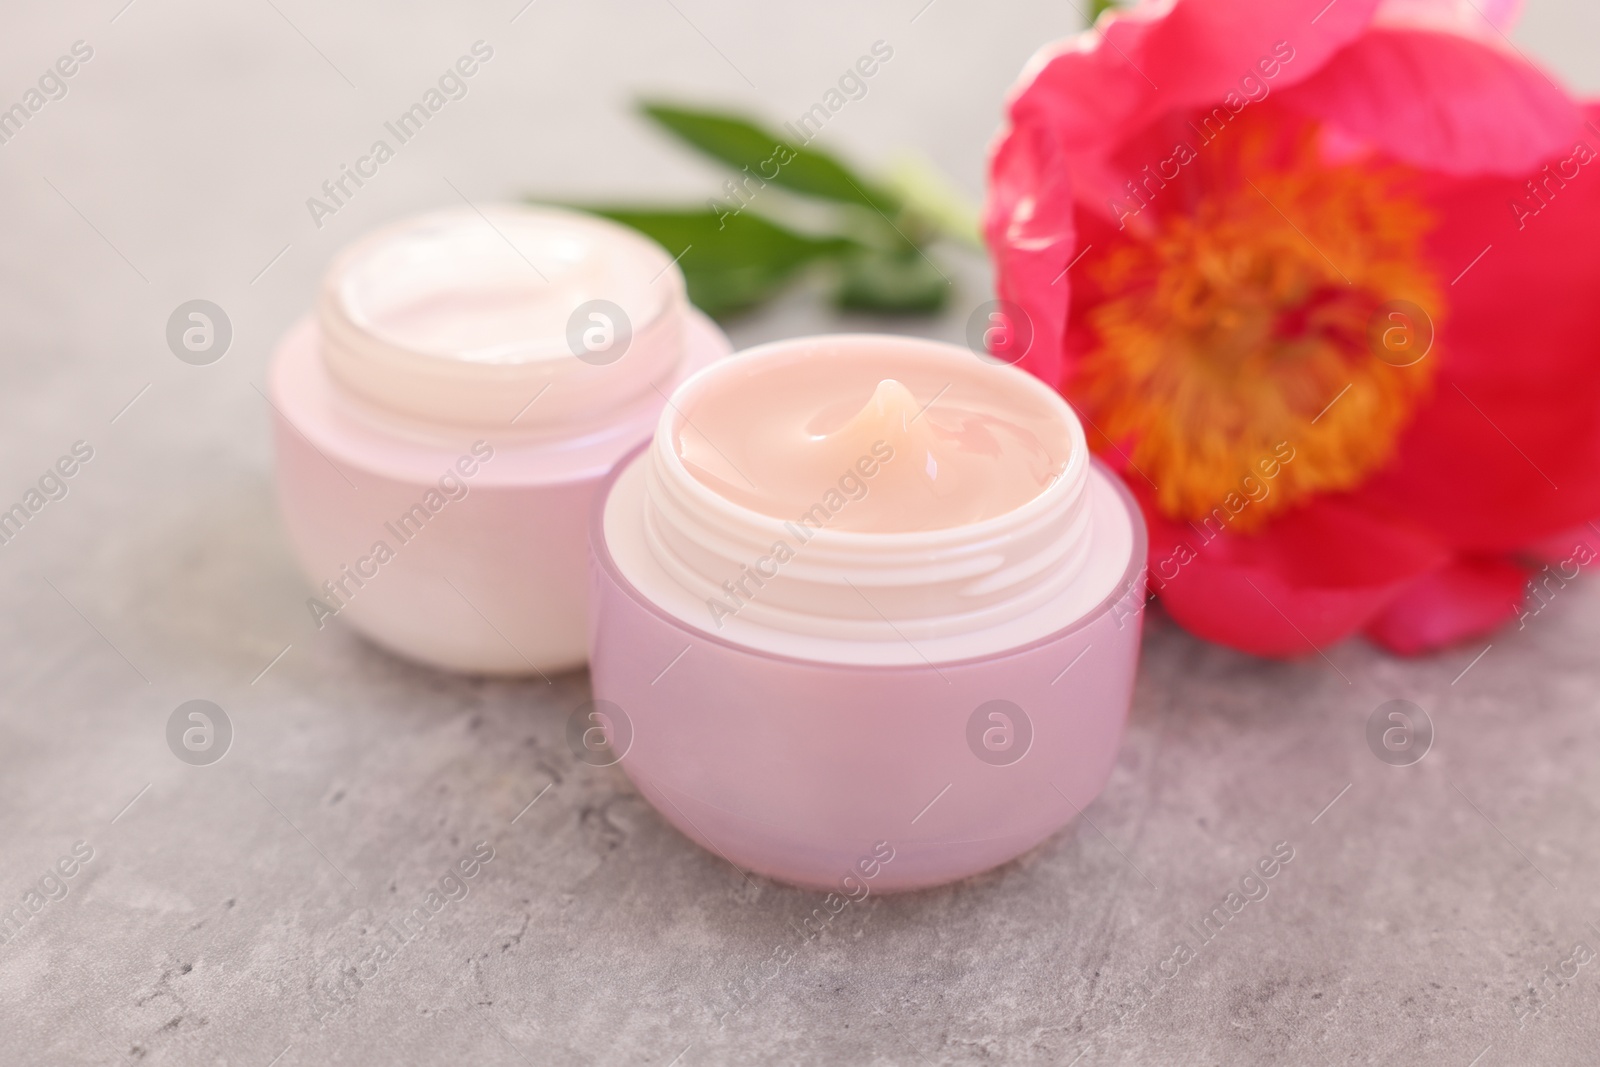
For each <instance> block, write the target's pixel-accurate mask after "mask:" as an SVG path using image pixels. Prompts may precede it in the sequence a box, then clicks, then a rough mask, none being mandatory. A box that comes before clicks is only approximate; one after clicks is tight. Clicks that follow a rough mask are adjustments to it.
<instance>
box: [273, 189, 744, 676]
mask: <svg viewBox="0 0 1600 1067" xmlns="http://www.w3.org/2000/svg"><path fill="white" fill-rule="evenodd" d="M728 348H729V346H728V343H727V340H726V338H725V337H724V336H723V335H722V333H721V331H720V330H718V329H717V327H716V326H715V325H714V324H713V323H712V322H711V321H710V320H709V319H707V318H706V317H704V316H703V315H701V314H700V313H699V312H697V311H696V310H695V309H694V308H693V307H691V306H690V305H689V304H688V302H687V299H686V297H685V293H684V282H683V276H682V273H681V272H680V271H679V270H678V268H677V266H676V264H675V263H674V261H673V259H672V257H671V256H670V255H669V254H668V253H667V252H665V251H664V250H663V249H661V248H660V247H659V246H657V245H655V244H654V243H652V242H650V241H648V240H646V239H645V238H643V237H642V236H640V235H638V234H637V233H635V232H633V231H631V230H628V229H626V228H624V227H621V226H618V225H615V224H613V223H610V222H608V221H605V220H603V219H598V218H592V217H589V216H585V215H580V214H576V213H572V212H566V211H559V210H555V209H549V208H531V207H520V206H499V207H489V208H485V209H484V210H483V212H482V213H481V214H480V213H479V212H478V211H477V210H475V209H469V208H460V209H455V210H446V211H440V212H437V213H435V214H430V215H425V216H421V217H418V218H414V219H409V220H406V221H403V222H400V223H398V224H396V225H394V226H391V227H388V228H386V229H383V230H379V231H377V232H375V233H372V234H370V235H368V236H366V237H364V238H362V239H361V240H359V241H357V242H356V243H355V244H353V245H352V246H350V247H349V248H347V249H345V250H344V251H343V252H341V253H340V255H339V256H338V257H337V258H336V259H335V261H334V263H333V265H332V266H331V267H330V268H329V270H328V273H327V275H326V277H325V280H324V282H323V286H322V291H321V294H320V297H319V300H318V305H317V309H316V313H315V314H314V315H313V316H309V317H307V318H306V319H305V320H303V321H301V322H300V323H298V324H297V325H296V326H295V327H294V328H293V329H292V330H291V331H290V332H289V334H288V336H286V337H285V338H284V340H283V341H282V343H281V344H280V346H279V348H278V350H277V352H276V354H275V356H274V358H273V362H272V366H271V370H270V372H269V377H268V385H269V393H270V400H271V403H272V407H273V410H274V444H275V449H276V457H277V486H278V498H279V503H280V506H281V510H282V514H283V519H284V524H285V526H286V527H287V529H288V533H289V539H290V542H291V544H292V546H293V548H294V552H295V555H296V557H297V558H298V560H299V562H300V564H301V566H302V568H303V569H304V572H305V574H306V576H307V578H308V579H309V581H310V583H311V585H312V594H313V595H312V596H311V597H310V598H308V600H307V605H306V606H307V611H308V612H309V614H310V616H311V618H312V619H313V621H314V622H315V623H316V625H317V626H318V628H319V629H320V628H322V627H325V626H328V625H333V624H335V623H334V620H335V619H337V620H338V621H340V622H346V623H348V624H349V625H350V626H352V627H354V628H355V629H356V630H358V631H359V632H361V633H362V634H364V635H365V636H366V637H368V638H370V639H371V640H372V641H374V642H375V643H377V644H379V645H381V646H383V647H384V648H387V649H389V650H390V651H392V652H395V653H398V654H399V655H402V656H406V657H409V658H411V659H415V660H418V661H421V662H423V663H426V664H430V665H433V666H436V667H442V668H445V669H449V670H457V671H468V672H474V673H484V674H509V675H515V674H546V675H547V674H550V673H553V672H555V671H559V670H565V669H568V668H572V667H577V666H581V665H582V663H583V662H584V659H585V654H586V633H587V606H586V601H587V596H586V590H585V580H584V572H585V556H586V555H587V530H586V524H587V515H588V513H589V511H590V509H591V505H592V503H593V500H594V496H595V493H596V490H597V488H598V486H599V484H600V483H601V481H602V479H603V478H604V476H605V475H606V472H608V471H609V470H610V469H611V468H612V466H613V465H614V464H615V463H616V461H617V460H618V458H619V457H621V456H623V455H624V454H626V453H627V452H629V451H630V450H632V449H633V448H635V447H636V446H637V445H638V444H639V443H640V442H641V441H643V440H645V439H646V438H648V437H649V435H650V433H651V431H652V429H653V427H654V425H655V423H656V421H657V419H658V417H659V415H660V413H661V410H662V408H663V407H664V405H665V403H666V397H667V395H669V394H670V393H671V392H672V390H673V389H674V388H675V387H676V386H677V385H678V384H679V383H681V382H682V381H683V380H684V379H685V378H686V377H688V376H689V375H690V374H691V373H693V372H694V371H695V370H697V369H699V368H701V367H703V366H705V365H707V364H708V363H710V362H711V361H713V360H715V359H718V358H720V357H722V356H724V355H726V354H727V352H728Z"/></svg>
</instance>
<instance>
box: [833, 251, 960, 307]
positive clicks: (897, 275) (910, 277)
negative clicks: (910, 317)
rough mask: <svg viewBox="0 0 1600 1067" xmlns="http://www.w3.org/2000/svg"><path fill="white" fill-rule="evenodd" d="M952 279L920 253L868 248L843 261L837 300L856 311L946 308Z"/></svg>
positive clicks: (835, 296) (836, 293)
mask: <svg viewBox="0 0 1600 1067" xmlns="http://www.w3.org/2000/svg"><path fill="white" fill-rule="evenodd" d="M950 290H951V285H950V280H949V279H948V278H946V277H945V276H944V275H943V274H941V273H939V269H938V268H937V267H935V266H934V265H933V264H932V263H931V262H929V261H928V260H927V259H926V258H925V257H923V255H922V254H921V253H919V252H910V253H900V252H881V251H878V250H876V249H867V250H863V251H861V252H857V253H855V254H853V255H850V256H847V257H845V258H844V260H843V261H841V263H840V271H839V287H838V289H837V290H836V291H835V293H834V300H835V302H836V303H837V304H838V305H839V306H840V307H841V308H847V309H851V310H855V311H889V312H895V313H901V314H904V313H926V312H932V311H938V310H939V309H940V308H942V307H944V304H945V301H946V300H948V299H949V297H950Z"/></svg>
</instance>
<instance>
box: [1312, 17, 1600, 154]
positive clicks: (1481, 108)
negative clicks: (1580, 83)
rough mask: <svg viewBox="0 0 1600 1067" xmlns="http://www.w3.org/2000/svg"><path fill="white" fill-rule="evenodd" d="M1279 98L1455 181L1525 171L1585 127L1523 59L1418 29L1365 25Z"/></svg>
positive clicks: (1578, 115)
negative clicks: (1355, 37) (1353, 38)
mask: <svg viewBox="0 0 1600 1067" xmlns="http://www.w3.org/2000/svg"><path fill="white" fill-rule="evenodd" d="M1284 100H1285V102H1287V103H1289V104H1291V105H1292V106H1294V107H1297V108H1299V109H1300V110H1302V111H1303V112H1305V113H1306V114H1307V115H1310V116H1311V117H1313V118H1316V119H1321V120H1324V121H1326V122H1328V123H1330V124H1332V125H1334V126H1337V127H1339V129H1340V130H1342V131H1343V132H1344V133H1346V134H1348V135H1350V136H1353V137H1355V138H1357V139H1359V140H1362V141H1365V142H1367V143H1368V144H1370V145H1372V146H1373V147H1374V148H1376V149H1377V150H1379V151H1380V152H1384V153H1387V154H1389V155H1392V156H1393V157H1395V158H1396V159H1400V160H1404V161H1405V162H1407V163H1412V164H1415V165H1416V166H1418V167H1420V168H1422V169H1424V170H1432V171H1440V172H1443V173H1446V174H1457V175H1479V174H1504V175H1522V174H1525V173H1526V172H1527V171H1529V170H1531V169H1533V168H1535V167H1537V166H1538V165H1539V164H1541V163H1543V162H1544V161H1545V160H1546V159H1548V158H1550V156H1551V155H1553V154H1554V153H1555V152H1557V151H1559V150H1561V149H1563V148H1570V147H1571V144H1572V139H1573V138H1574V137H1576V136H1577V134H1578V131H1579V130H1580V128H1581V127H1582V125H1583V116H1582V113H1581V111H1580V109H1579V108H1578V105H1577V104H1576V103H1575V102H1574V101H1573V100H1572V98H1571V97H1570V96H1569V95H1568V94H1567V93H1566V92H1564V91H1563V90H1562V89H1560V88H1559V87H1557V86H1556V85H1555V84H1554V83H1553V82H1552V81H1551V80H1550V78H1549V77H1548V76H1547V75H1546V74H1545V73H1544V72H1543V71H1541V70H1539V69H1538V68H1537V67H1534V66H1532V65H1530V64H1529V63H1527V62H1526V61H1525V60H1523V59H1522V58H1521V57H1520V56H1518V55H1516V54H1514V53H1512V52H1510V51H1509V50H1506V49H1503V48H1498V47H1491V46H1489V45H1487V44H1485V43H1484V42H1483V41H1480V40H1474V39H1470V38H1468V37H1464V36H1459V35H1455V34H1449V33H1435V32H1430V31H1427V30H1417V29H1405V28H1374V29H1372V30H1371V31H1370V32H1368V33H1366V34H1364V35H1362V37H1361V39H1360V40H1358V41H1356V42H1355V43H1354V44H1352V45H1350V47H1348V48H1346V49H1344V50H1343V51H1342V52H1340V53H1339V54H1338V55H1337V56H1334V57H1333V59H1331V60H1330V61H1329V62H1328V63H1327V64H1326V65H1324V66H1323V67H1322V69H1321V70H1319V71H1317V72H1316V73H1315V74H1314V75H1313V76H1312V77H1311V78H1310V79H1308V80H1307V81H1305V82H1303V83H1301V84H1300V85H1297V86H1295V87H1294V88H1293V89H1291V90H1289V91H1287V92H1285V93H1284Z"/></svg>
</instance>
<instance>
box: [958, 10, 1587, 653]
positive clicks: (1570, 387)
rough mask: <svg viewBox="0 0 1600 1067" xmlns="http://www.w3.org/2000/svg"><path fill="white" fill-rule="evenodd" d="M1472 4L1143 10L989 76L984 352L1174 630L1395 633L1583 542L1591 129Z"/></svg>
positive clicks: (1576, 566)
mask: <svg viewBox="0 0 1600 1067" xmlns="http://www.w3.org/2000/svg"><path fill="white" fill-rule="evenodd" d="M1475 3H1476V6H1474V3H1469V2H1468V0H1383V2H1380V0H1333V2H1332V3H1329V2H1328V0H1146V2H1144V3H1141V4H1139V5H1138V6H1135V7H1133V8H1131V9H1129V10H1126V11H1121V12H1114V13H1107V14H1106V15H1105V16H1102V18H1101V19H1100V20H1099V22H1098V24H1097V27H1096V28H1095V29H1094V30H1091V31H1088V32H1086V33H1083V34H1080V35H1079V36H1077V37H1075V38H1072V39H1070V40H1067V41H1065V42H1062V43H1059V44H1057V45H1054V46H1051V47H1049V48H1047V49H1045V50H1044V51H1043V52H1041V53H1040V54H1039V55H1038V56H1036V57H1035V58H1034V60H1033V61H1032V62H1031V63H1030V64H1029V65H1028V68H1027V70H1026V71H1025V72H1024V75H1023V77H1022V80H1021V82H1020V83H1019V85H1018V86H1017V88H1016V89H1015V90H1014V92H1013V95H1012V97H1011V101H1010V105H1009V123H1008V126H1007V128H1006V129H1005V130H1004V131H1003V133H1002V135H1001V137H1000V139H999V141H998V143H997V144H996V146H995V149H994V153H993V158H992V160H991V169H990V190H989V202H988V207H987V214H986V219H985V228H986V234H987V238H988V242H989V245H990V248H991V250H992V252H993V255H994V258H995V263H996V267H997V272H998V289H999V295H1000V297H1001V299H1002V300H1003V301H1007V302H1010V304H1011V305H1013V306H1014V307H1015V308H1016V309H1020V312H1021V313H1025V314H1026V316H1027V318H1028V319H1029V320H1030V322H1031V325H1032V331H1031V334H1032V343H1031V345H1030V346H1029V347H1028V348H1027V349H1026V351H1025V352H1024V353H1016V352H1013V353H1009V355H1011V356H1012V357H1016V358H1020V363H1021V365H1022V366H1023V367H1025V368H1026V369H1028V370H1030V371H1032V372H1033V373H1035V374H1037V375H1039V376H1040V377H1042V378H1044V379H1045V380H1046V381H1049V382H1051V383H1054V384H1056V385H1058V387H1059V388H1060V389H1061V390H1062V392H1063V394H1064V395H1065V396H1066V397H1067V398H1068V399H1069V400H1070V401H1072V403H1073V404H1074V406H1075V407H1076V408H1077V409H1078V410H1079V412H1080V413H1081V414H1082V415H1083V416H1084V418H1085V421H1086V424H1087V425H1088V426H1089V427H1090V428H1091V438H1092V439H1093V440H1094V441H1095V444H1096V448H1097V450H1098V451H1100V452H1101V453H1102V455H1103V456H1104V457H1105V458H1106V459H1107V460H1108V461H1109V462H1111V463H1112V464H1113V465H1115V466H1117V467H1119V468H1120V469H1121V470H1122V471H1123V472H1124V475H1125V477H1126V479H1127V480H1128V482H1129V484H1130V485H1131V486H1132V487H1133V489H1134V490H1135V492H1136V493H1138V494H1139V496H1140V497H1141V500H1142V503H1143V505H1144V509H1145V515H1146V518H1147V520H1148V522H1149V526H1150V530H1151V554H1150V574H1149V578H1150V586H1151V589H1152V590H1153V591H1154V592H1156V593H1157V594H1158V595H1159V596H1160V597H1161V599H1162V601H1163V602H1164V604H1165V606H1166V608H1167V610H1168V612H1169V613H1170V614H1171V615H1172V616H1173V617H1174V618H1175V619H1176V620H1177V621H1178V622H1179V623H1181V624H1182V625H1184V626H1185V627H1187V628H1188V629H1190V630H1191V631H1193V632H1194V633H1196V634H1199V635H1201V636H1203V637H1206V638H1209V639H1211V640H1215V641H1219V642H1222V643H1224V644H1228V645H1232V646H1234V647H1236V648H1240V649H1244V650H1246V651H1250V652H1254V653H1257V654H1261V655H1272V656H1284V655H1296V654H1302V653H1306V652H1309V651H1311V650H1312V649H1321V648H1322V647H1325V646H1326V645H1327V644H1329V643H1331V642H1333V641H1336V640H1338V639H1340V638H1343V637H1345V636H1347V635H1350V634H1352V633H1356V632H1364V633H1365V634H1366V635H1368V636H1369V637H1370V638H1372V639H1373V640H1376V641H1378V642H1379V643H1381V644H1383V645H1384V646H1386V647H1388V648H1390V649H1393V650H1395V651H1399V652H1419V651H1424V650H1428V649H1433V648H1436V647H1439V646H1442V645H1445V644H1448V643H1451V642H1455V641H1459V640H1462V639H1464V638H1467V637H1470V636H1476V635H1480V634H1483V633H1485V632H1487V631H1488V630H1490V629H1492V628H1494V627H1496V626H1499V625H1501V624H1503V623H1504V622H1506V621H1507V620H1509V619H1512V618H1515V617H1516V616H1518V615H1519V614H1520V615H1522V616H1523V618H1524V622H1526V621H1527V617H1528V616H1527V611H1528V609H1527V608H1526V607H1524V597H1525V590H1526V589H1527V587H1528V585H1529V578H1530V574H1532V573H1533V568H1534V567H1535V566H1538V565H1540V564H1542V563H1545V562H1550V563H1551V564H1552V567H1553V568H1554V569H1551V568H1547V569H1546V570H1545V571H1544V572H1542V573H1541V575H1540V583H1541V584H1542V586H1543V587H1544V588H1545V589H1552V588H1556V587H1559V585H1560V584H1564V583H1565V581H1567V580H1570V577H1571V576H1572V575H1575V574H1576V573H1577V572H1578V571H1579V570H1580V569H1582V568H1583V567H1585V566H1587V565H1588V563H1589V562H1591V561H1592V560H1593V559H1594V558H1595V557H1596V555H1597V553H1600V526H1597V525H1596V524H1594V523H1592V522H1591V521H1590V520H1593V519H1595V517H1596V516H1600V359H1597V343H1596V340H1595V336H1594V333H1593V331H1592V329H1591V326H1590V323H1591V319H1592V317H1593V316H1592V314H1591V305H1590V303H1589V301H1591V300H1594V299H1595V298H1596V297H1595V294H1596V293H1600V165H1597V162H1596V161H1597V159H1600V126H1597V123H1596V122H1595V121H1594V120H1595V111H1594V109H1591V108H1589V107H1586V106H1583V105H1580V104H1579V103H1578V102H1576V101H1574V100H1573V99H1572V97H1571V96H1570V95H1569V94H1568V93H1567V92H1566V91H1564V90H1563V89H1562V88H1561V87H1560V86H1558V85H1557V84H1555V83H1554V82H1553V81H1552V80H1551V79H1550V77H1549V76H1548V75H1546V74H1545V73H1544V72H1543V71H1541V70H1540V69H1539V68H1537V67H1536V66H1534V65H1533V64H1532V63H1531V62H1530V61H1528V60H1527V59H1526V57H1524V56H1522V55H1521V54H1520V53H1519V52H1518V51H1517V50H1516V48H1515V47H1513V46H1512V45H1511V44H1510V43H1509V42H1508V40H1507V39H1506V38H1505V37H1504V36H1503V35H1502V31H1503V30H1504V29H1505V28H1506V26H1508V25H1509V23H1510V21H1511V20H1512V19H1513V18H1514V16H1515V14H1516V9H1517V8H1518V6H1519V4H1518V3H1517V2H1515V0H1475ZM1026 333H1027V331H1021V332H1019V334H1018V336H1023V335H1025V334H1026ZM1002 354H1007V353H1002ZM1551 575H1556V576H1558V577H1557V578H1556V582H1557V585H1556V586H1552V585H1551ZM1541 595H1543V593H1542V592H1541ZM1528 603H1529V604H1531V603H1533V602H1532V601H1529V602H1528Z"/></svg>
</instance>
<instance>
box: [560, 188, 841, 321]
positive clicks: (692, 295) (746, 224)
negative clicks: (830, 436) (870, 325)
mask: <svg viewBox="0 0 1600 1067" xmlns="http://www.w3.org/2000/svg"><path fill="white" fill-rule="evenodd" d="M577 206H580V207H581V205H577ZM582 210H585V211H589V212H592V213H594V214H596V215H603V216H605V217H606V218H608V219H613V220H615V221H617V222H620V223H622V224H623V225H624V226H631V227H633V228H634V229H636V230H638V231H639V232H640V233H642V234H644V235H645V236H646V237H649V238H652V239H653V240H655V241H656V242H657V243H658V244H660V245H661V246H662V247H663V248H665V249H666V250H667V252H668V253H669V254H670V255H674V256H677V257H678V266H679V267H681V268H682V269H683V274H684V279H685V280H686V281H687V282H688V284H689V299H690V300H691V301H692V302H693V303H694V304H695V305H696V306H697V307H699V308H700V309H701V310H702V311H704V312H706V314H708V315H712V316H715V317H719V318H720V317H725V316H727V315H731V314H733V313H735V312H738V311H743V310H745V309H746V308H749V307H752V306H754V305H756V304H759V303H761V302H762V301H764V300H767V299H769V298H771V297H772V296H774V295H776V294H777V292H778V290H780V289H782V288H783V286H784V285H785V284H787V283H788V282H789V281H790V280H791V279H792V278H793V277H794V275H795V273H796V272H797V271H798V270H800V268H801V267H803V266H805V265H806V264H807V263H810V262H812V261H814V260H817V259H825V258H829V257H835V256H840V255H845V254H848V253H852V252H855V251H856V250H858V249H860V248H861V245H859V244H858V243H857V242H855V241H851V240H849V239H847V238H843V237H808V236H806V235H805V234H800V233H795V232H794V231H793V230H789V229H786V228H784V227H782V226H779V225H777V224H776V223H774V222H772V221H770V220H768V219H765V218H762V217H761V216H759V215H756V214H753V213H751V212H748V211H747V212H743V213H741V214H738V215H735V214H733V213H732V212H715V211H704V210H695V209H689V210H679V209H674V208H661V209H652V208H630V207H593V206H589V207H582Z"/></svg>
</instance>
